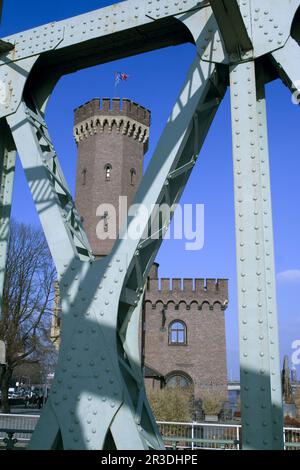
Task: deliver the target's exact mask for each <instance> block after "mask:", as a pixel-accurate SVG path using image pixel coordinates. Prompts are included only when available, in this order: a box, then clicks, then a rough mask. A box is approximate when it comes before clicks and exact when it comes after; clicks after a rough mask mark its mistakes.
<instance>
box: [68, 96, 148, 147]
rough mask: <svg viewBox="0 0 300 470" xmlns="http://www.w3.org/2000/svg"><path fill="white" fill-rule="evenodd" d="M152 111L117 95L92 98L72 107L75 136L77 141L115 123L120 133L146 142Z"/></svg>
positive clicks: (106, 128) (110, 128)
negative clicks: (75, 107)
mask: <svg viewBox="0 0 300 470" xmlns="http://www.w3.org/2000/svg"><path fill="white" fill-rule="evenodd" d="M150 121H151V112H150V111H149V110H148V109H146V108H144V107H143V106H141V105H139V104H137V103H135V102H133V101H131V100H128V99H125V98H124V99H120V98H113V99H110V98H102V100H100V98H94V99H93V100H91V101H88V102H87V103H85V104H83V105H82V106H79V108H77V109H75V111H74V138H75V141H76V143H78V142H79V141H81V140H83V139H85V138H87V137H88V136H89V135H93V134H96V133H97V132H98V131H100V132H103V130H104V129H105V130H108V131H111V130H112V128H113V127H114V126H115V127H116V129H117V131H118V132H120V133H122V134H123V135H129V136H132V137H133V138H134V139H137V140H139V141H140V142H143V143H144V144H146V145H147V144H148V140H149V127H150V123H151V122H150Z"/></svg>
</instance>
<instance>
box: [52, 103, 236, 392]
mask: <svg viewBox="0 0 300 470" xmlns="http://www.w3.org/2000/svg"><path fill="white" fill-rule="evenodd" d="M149 127H150V112H149V111H148V110H147V109H145V108H143V107H142V106H139V105H137V104H136V103H133V102H131V101H129V100H125V99H123V101H121V100H119V99H113V100H110V99H103V100H102V102H100V99H94V100H92V101H90V102H88V103H86V104H84V105H83V106H80V107H79V108H77V109H76V110H75V124H74V137H75V140H76V143H77V146H78V159H77V179H76V206H77V208H78V211H79V213H80V215H81V217H82V220H83V225H84V227H85V230H86V232H87V235H88V238H89V240H90V243H91V246H92V250H93V253H94V254H95V255H96V256H105V255H107V254H108V253H109V252H110V250H111V248H112V246H113V243H114V240H113V239H106V240H105V238H106V236H109V234H110V233H111V230H112V232H113V231H114V229H115V227H111V225H112V224H114V220H113V219H114V211H115V212H116V220H117V231H118V224H119V218H120V201H119V196H127V197H128V206H129V205H130V204H131V202H132V200H133V197H134V194H135V192H136V190H137V188H138V185H139V183H140V180H141V178H142V169H143V157H144V154H145V153H146V151H147V148H148V139H149ZM112 207H113V210H112ZM227 304H228V281H227V280H225V279H219V280H215V279H207V280H204V279H194V280H193V279H183V280H181V279H159V277H158V265H157V264H156V263H155V264H154V265H153V267H152V269H151V272H150V275H149V279H148V284H147V289H146V292H145V301H144V305H143V311H142V319H141V341H140V343H141V356H142V363H143V365H144V366H147V367H145V370H147V374H146V377H148V378H147V379H146V385H147V387H152V386H155V384H158V383H159V382H158V381H157V380H154V379H157V378H160V379H161V378H162V377H164V380H165V383H166V384H167V386H182V387H185V386H192V387H193V388H194V394H195V398H196V399H197V398H200V396H201V388H202V387H207V386H210V385H212V384H213V385H218V386H220V387H222V389H223V390H225V389H226V384H227V367H226V344H225V321H224V311H225V309H226V307H227ZM57 312H59V308H58V309H57ZM58 316H59V315H58ZM58 316H57V322H59V318H58Z"/></svg>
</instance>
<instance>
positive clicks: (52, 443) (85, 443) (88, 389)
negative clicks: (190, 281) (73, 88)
mask: <svg viewBox="0 0 300 470" xmlns="http://www.w3.org/2000/svg"><path fill="white" fill-rule="evenodd" d="M283 3H284V2H282V1H279V0H272V1H271V0H252V1H250V0H247V1H243V2H238V1H236V0H234V1H231V2H227V0H222V1H213V0H211V1H210V2H209V1H205V0H204V1H196V0H179V1H177V2H172V1H169V0H161V1H159V0H157V1H154V0H152V1H146V0H145V1H142V0H128V1H126V2H121V3H118V4H115V5H112V6H109V7H107V8H103V9H100V10H96V11H93V12H90V13H86V14H84V15H80V16H78V17H74V18H70V19H68V20H64V21H60V22H57V23H51V24H48V25H44V26H41V27H38V28H35V29H32V30H29V31H25V32H22V33H18V34H15V35H12V36H10V37H7V38H3V40H2V42H1V44H0V80H1V87H2V91H3V93H2V95H3V99H2V100H0V101H1V103H0V118H1V119H2V120H1V123H0V126H1V146H0V152H1V170H0V178H1V192H0V204H1V207H0V211H1V212H0V213H1V232H0V234H1V235H0V236H1V238H0V251H1V253H0V254H1V258H0V259H1V276H2V277H1V276H0V289H1V288H2V286H3V276H4V270H5V259H6V251H7V241H8V237H9V230H8V228H9V214H10V206H11V194H12V187H13V170H14V158H15V150H16V149H17V151H18V153H19V157H20V160H21V163H22V166H23V168H24V171H25V174H26V177H27V180H28V185H29V188H30V190H31V193H32V197H33V200H34V203H35V205H36V208H37V211H38V214H39V217H40V221H41V224H42V227H43V230H44V233H45V236H46V238H47V242H48V244H49V248H50V251H51V254H52V257H53V260H54V263H55V265H56V268H57V272H58V278H59V284H60V295H61V302H62V338H61V348H60V354H59V360H58V365H57V368H56V373H55V378H54V383H53V386H52V389H51V394H50V397H49V399H48V401H47V404H46V406H45V409H44V410H43V413H42V415H41V418H40V420H39V422H38V426H37V428H36V431H35V433H34V435H33V438H32V440H31V443H30V448H32V449H58V448H63V449H112V448H117V449H159V448H163V442H162V439H161V437H160V435H159V432H158V429H157V426H156V423H155V420H154V418H153V416H152V412H151V410H150V407H149V404H148V401H147V398H146V394H145V389H144V384H143V376H142V372H141V367H140V357H139V346H138V326H139V312H140V308H141V303H142V299H143V292H144V286H145V281H146V279H147V276H148V273H149V270H150V268H151V265H152V263H153V261H154V259H155V256H156V254H157V251H158V249H159V247H160V245H161V242H162V238H163V235H164V234H165V232H166V231H167V228H168V223H169V221H168V220H166V219H164V220H163V221H162V224H161V225H158V227H159V229H158V234H159V237H158V238H156V239H152V238H151V236H150V234H151V230H150V229H151V227H150V223H151V221H152V223H153V221H154V223H156V220H155V218H157V217H159V214H158V213H155V212H154V211H155V208H154V205H155V204H159V205H160V204H163V203H167V204H168V205H170V206H171V207H174V205H175V204H176V203H177V202H178V201H179V199H180V196H181V194H182V191H183V189H184V187H185V185H186V183H187V181H188V178H189V175H190V173H191V171H192V168H193V167H194V165H195V163H196V160H197V157H198V154H199V152H200V150H201V148H202V145H203V142H204V141H205V137H206V135H207V132H208V130H209V128H210V126H211V123H212V122H213V119H214V116H215V113H216V112H217V109H218V107H219V105H220V103H221V101H222V99H223V96H224V94H225V91H226V88H227V85H228V84H229V85H230V88H231V103H232V128H233V155H234V186H235V187H234V189H235V209H236V233H237V236H236V242H237V275H238V292H239V319H240V350H241V389H242V419H243V446H244V448H249V449H252V448H262V449H278V448H282V447H283V442H282V432H281V430H282V403H281V385H280V369H279V352H278V331H277V313H276V290H275V280H274V272H275V268H274V259H273V257H274V248H273V229H272V210H271V203H270V181H269V162H268V158H269V157H268V148H267V147H268V144H267V122H266V116H265V98H264V84H265V82H266V81H267V80H270V79H273V78H276V77H277V76H280V77H281V78H282V79H283V80H284V81H285V83H287V84H288V86H290V88H291V90H294V89H295V88H296V84H295V81H296V79H297V69H296V68H295V67H296V66H295V62H293V60H292V59H293V57H292V56H293V55H294V54H299V49H298V44H297V42H298V39H299V38H298V36H297V24H296V23H297V18H298V13H297V11H298V8H299V5H300V0H294V1H293V0H290V1H289V2H288V3H287V4H285V5H283ZM292 24H293V28H292V31H294V33H292V36H291V26H292ZM185 42H192V43H193V44H194V45H195V49H196V57H195V59H194V62H193V64H192V65H191V67H190V70H189V72H188V75H187V78H186V81H185V83H184V85H183V88H182V91H181V93H180V95H179V97H178V99H177V101H176V103H175V105H174V108H173V110H172V112H171V115H170V117H169V120H168V122H167V123H166V127H165V129H164V132H163V134H162V136H161V139H160V141H159V143H158V146H157V149H156V151H155V152H154V155H153V157H152V160H151V163H150V164H149V167H148V169H147V172H146V174H145V176H144V178H143V182H142V184H141V185H140V188H139V190H138V192H137V194H136V198H135V201H134V203H135V204H139V203H142V204H143V205H144V206H146V208H147V209H148V213H149V219H148V220H144V221H141V224H142V228H143V230H142V232H143V233H144V235H145V236H144V237H141V239H140V240H132V239H130V237H126V236H124V237H123V238H122V239H119V240H117V242H116V243H115V246H114V248H113V250H112V252H111V254H110V255H109V256H107V257H106V258H105V259H102V260H95V259H94V257H93V256H92V253H91V249H90V246H89V242H88V240H87V237H86V235H85V232H84V229H83V227H82V225H81V222H80V217H79V215H78V214H77V211H76V208H75V206H74V202H73V199H72V196H71V194H70V191H69V190H68V187H67V183H66V181H65V179H64V176H63V173H62V170H61V168H60V165H59V161H58V157H57V154H56V151H55V148H54V146H53V144H52V142H51V137H50V135H49V132H48V129H47V124H46V121H45V110H46V105H47V102H48V100H49V97H50V96H51V93H52V90H53V88H54V87H55V85H56V83H57V80H58V79H59V78H60V76H62V75H64V74H67V73H72V72H73V71H75V70H78V69H81V68H84V67H88V66H91V65H94V64H99V63H104V62H108V61H110V60H114V59H117V58H120V57H127V56H129V55H133V54H137V53H140V52H145V51H149V50H153V49H158V48H161V47H166V46H170V45H176V44H180V43H185ZM137 217H139V215H138V214H136V216H135V217H129V218H128V220H127V224H126V225H125V226H124V233H125V235H126V233H130V227H131V224H135V223H136V218H137ZM148 232H149V233H148ZM125 429H126V432H124V430H125ZM254 430H255V431H254Z"/></svg>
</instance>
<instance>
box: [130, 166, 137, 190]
mask: <svg viewBox="0 0 300 470" xmlns="http://www.w3.org/2000/svg"><path fill="white" fill-rule="evenodd" d="M135 177H136V171H135V169H134V168H131V170H130V184H131V186H134V185H135V179H136V178H135Z"/></svg>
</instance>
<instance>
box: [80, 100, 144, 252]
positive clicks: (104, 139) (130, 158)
mask: <svg viewBox="0 0 300 470" xmlns="http://www.w3.org/2000/svg"><path fill="white" fill-rule="evenodd" d="M150 120H151V113H150V111H148V110H147V109H146V108H144V107H143V106H141V105H138V104H137V103H134V102H133V101H130V100H128V99H123V100H121V99H119V98H118V99H116V98H114V99H109V98H103V99H101V100H100V99H99V98H95V99H93V100H91V101H89V102H88V103H85V104H83V105H82V106H80V107H79V108H77V109H76V110H75V111H74V137H75V140H76V144H77V170H76V195H75V202H76V207H77V209H78V211H79V213H80V216H81V219H82V222H83V226H84V228H85V231H86V233H87V236H88V239H89V241H90V244H91V247H92V250H93V253H94V255H95V256H97V257H102V256H106V255H108V254H109V253H110V251H111V249H112V247H113V245H114V243H115V240H116V238H117V236H118V233H119V229H120V227H121V225H122V223H123V221H124V220H125V217H126V213H127V210H128V208H129V207H130V205H131V204H132V201H133V199H134V196H135V193H136V191H137V189H138V187H139V184H140V181H141V179H142V175H143V160H144V155H145V153H146V151H147V149H148V141H149V131H150ZM120 201H121V202H120ZM125 201H126V204H125ZM125 206H126V207H125Z"/></svg>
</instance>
